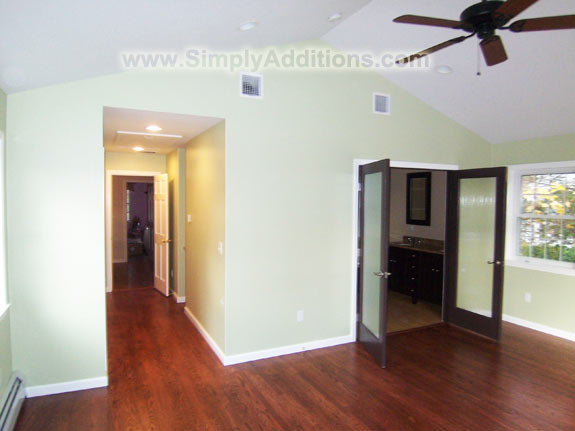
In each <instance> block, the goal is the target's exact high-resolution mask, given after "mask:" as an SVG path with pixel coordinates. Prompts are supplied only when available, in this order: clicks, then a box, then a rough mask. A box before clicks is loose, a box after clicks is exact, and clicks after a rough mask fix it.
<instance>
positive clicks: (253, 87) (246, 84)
mask: <svg viewBox="0 0 575 431" xmlns="http://www.w3.org/2000/svg"><path fill="white" fill-rule="evenodd" d="M240 78H241V79H240V86H241V87H240V93H241V95H242V96H246V97H256V98H260V99H261V98H262V97H263V93H264V92H263V90H264V87H263V83H264V79H263V76H261V75H254V74H251V73H250V74H247V73H242V74H241V77H240Z"/></svg>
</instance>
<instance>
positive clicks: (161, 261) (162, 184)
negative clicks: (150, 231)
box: [154, 174, 171, 296]
mask: <svg viewBox="0 0 575 431" xmlns="http://www.w3.org/2000/svg"><path fill="white" fill-rule="evenodd" d="M168 195H169V194H168V174H159V175H156V176H154V288H156V289H157V290H158V291H159V292H160V293H161V294H162V295H165V296H169V294H170V277H169V274H168V272H169V259H170V247H169V243H170V241H171V239H170V238H169V237H168V236H169V232H170V217H169V206H168V205H169V202H168V198H169V197H168Z"/></svg>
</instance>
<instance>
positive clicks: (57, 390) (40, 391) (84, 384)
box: [26, 377, 108, 398]
mask: <svg viewBox="0 0 575 431" xmlns="http://www.w3.org/2000/svg"><path fill="white" fill-rule="evenodd" d="M105 386H108V377H95V378H93V379H84V380H74V381H71V382H63V383H54V384H51V385H41V386H29V387H27V388H26V396H27V397H28V398H34V397H42V396H44V395H54V394H62V393H64V392H74V391H83V390H85V389H95V388H103V387H105Z"/></svg>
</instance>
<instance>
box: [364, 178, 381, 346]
mask: <svg viewBox="0 0 575 431" xmlns="http://www.w3.org/2000/svg"><path fill="white" fill-rule="evenodd" d="M381 177H382V173H381V172H374V173H372V174H367V175H365V182H364V195H363V202H364V207H363V250H362V251H363V256H364V259H363V265H362V267H361V272H362V280H363V295H362V300H361V323H362V324H363V325H364V326H365V327H366V328H367V329H369V331H370V332H371V333H372V334H373V335H375V337H376V338H380V335H381V334H380V332H379V327H380V319H381V308H380V306H381V301H380V300H381V297H380V296H381V289H380V279H379V277H377V276H374V274H375V273H378V272H379V271H380V268H381V217H382V214H381V197H382V180H381Z"/></svg>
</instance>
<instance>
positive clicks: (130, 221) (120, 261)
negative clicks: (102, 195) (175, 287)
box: [112, 176, 154, 290]
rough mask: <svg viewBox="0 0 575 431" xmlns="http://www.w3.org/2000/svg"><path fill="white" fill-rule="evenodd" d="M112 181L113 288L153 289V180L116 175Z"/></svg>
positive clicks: (151, 178) (150, 178)
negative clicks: (124, 202) (124, 203)
mask: <svg viewBox="0 0 575 431" xmlns="http://www.w3.org/2000/svg"><path fill="white" fill-rule="evenodd" d="M112 182H113V184H112V190H113V192H112V201H113V205H112V212H113V214H112V220H113V221H112V223H113V224H112V237H113V238H112V244H113V245H112V254H113V256H112V260H113V262H114V264H113V265H114V268H113V280H112V285H113V289H114V290H125V289H141V288H151V287H154V241H153V231H154V178H153V177H141V178H138V179H134V178H131V177H123V176H114V177H113V179H112ZM120 193H121V194H122V195H123V196H118V195H119V194H120ZM124 198H125V201H126V205H125V206H124V205H123V199H124ZM118 212H119V214H118ZM122 212H123V213H124V214H122ZM124 223H125V224H126V229H125V231H124ZM119 255H120V256H119Z"/></svg>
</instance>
